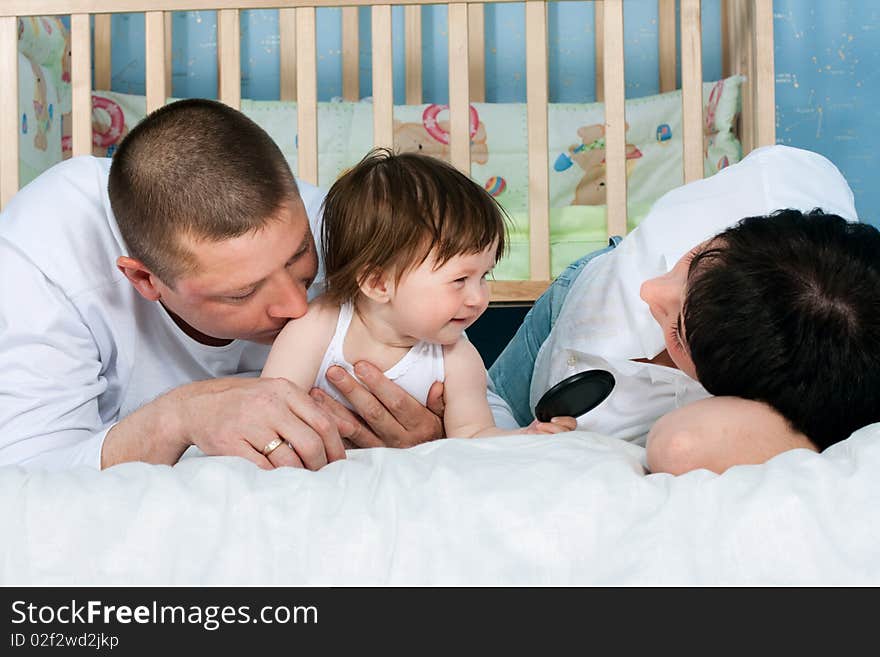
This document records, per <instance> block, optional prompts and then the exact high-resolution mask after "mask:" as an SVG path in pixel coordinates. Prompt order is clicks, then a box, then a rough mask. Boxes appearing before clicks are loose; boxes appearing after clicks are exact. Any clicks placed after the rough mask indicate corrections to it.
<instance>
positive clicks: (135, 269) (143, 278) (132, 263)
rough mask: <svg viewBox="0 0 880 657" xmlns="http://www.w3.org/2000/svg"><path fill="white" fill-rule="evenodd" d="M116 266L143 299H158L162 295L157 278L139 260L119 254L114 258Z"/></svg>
mask: <svg viewBox="0 0 880 657" xmlns="http://www.w3.org/2000/svg"><path fill="white" fill-rule="evenodd" d="M116 266H117V267H119V271H121V272H122V273H123V274H125V277H126V278H127V279H128V280H129V282H130V283H131V284H132V285H134V289H136V290H137V291H138V292H140V295H141V296H142V297H143V298H144V299H146V300H147V301H158V300H159V299H160V298H161V297H162V293H161V292H160V291H159V289H158V287H157V285H156V284H157V282H158V281H159V279H158V278H157V277H156V275H155V274H153V272H151V271H150V270H149V269H148V268H147V266H146V265H145V264H144V263H142V262H141V261H140V260H138V259H137V258H129V257H128V256H119V257H118V258H116Z"/></svg>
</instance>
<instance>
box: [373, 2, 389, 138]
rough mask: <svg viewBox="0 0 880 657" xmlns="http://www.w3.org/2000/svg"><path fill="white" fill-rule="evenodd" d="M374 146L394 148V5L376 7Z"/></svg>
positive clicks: (374, 10)
mask: <svg viewBox="0 0 880 657" xmlns="http://www.w3.org/2000/svg"><path fill="white" fill-rule="evenodd" d="M372 12H373V13H372V25H373V145H375V146H385V147H387V148H394V118H393V116H394V115H393V112H394V77H393V76H394V73H393V64H392V58H391V5H374V6H373V9H372Z"/></svg>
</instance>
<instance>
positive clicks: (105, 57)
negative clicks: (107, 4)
mask: <svg viewBox="0 0 880 657" xmlns="http://www.w3.org/2000/svg"><path fill="white" fill-rule="evenodd" d="M112 18H113V16H112V15H111V14H96V15H95V33H94V35H93V38H94V41H95V89H104V90H110V88H111V71H112V58H111V55H110V30H111V27H110V25H111V19H112Z"/></svg>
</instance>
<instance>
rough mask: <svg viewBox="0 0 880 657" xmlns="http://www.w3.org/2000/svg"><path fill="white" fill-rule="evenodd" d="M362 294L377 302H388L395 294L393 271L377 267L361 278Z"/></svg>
mask: <svg viewBox="0 0 880 657" xmlns="http://www.w3.org/2000/svg"><path fill="white" fill-rule="evenodd" d="M360 290H361V294H363V295H364V296H365V297H367V298H368V299H370V300H372V301H375V302H376V303H388V302H389V301H391V298H392V296H393V295H394V274H393V272H392V271H388V270H383V269H375V270H373V271H371V272H370V273H369V274H367V275H365V276H363V277H362V278H361V283H360Z"/></svg>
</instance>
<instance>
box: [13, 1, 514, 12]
mask: <svg viewBox="0 0 880 657" xmlns="http://www.w3.org/2000/svg"><path fill="white" fill-rule="evenodd" d="M466 1H467V2H469V3H470V2H480V3H486V2H505V3H506V2H510V1H511V0H466ZM395 4H414V5H435V4H438V2H437V0H395ZM349 5H352V6H360V7H367V6H373V1H372V0H185V1H182V0H63V1H62V0H2V3H0V16H58V15H64V14H71V13H84V12H88V13H92V14H107V13H131V12H140V13H143V12H146V11H214V10H220V9H277V8H278V7H279V6H298V7H343V6H349Z"/></svg>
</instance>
